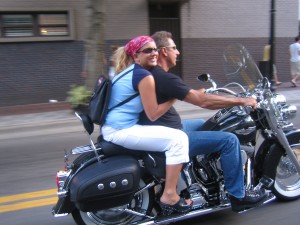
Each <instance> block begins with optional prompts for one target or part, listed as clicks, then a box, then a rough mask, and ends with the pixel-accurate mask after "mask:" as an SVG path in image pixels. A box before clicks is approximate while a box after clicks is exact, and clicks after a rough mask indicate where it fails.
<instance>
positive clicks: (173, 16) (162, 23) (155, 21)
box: [149, 2, 182, 76]
mask: <svg viewBox="0 0 300 225" xmlns="http://www.w3.org/2000/svg"><path fill="white" fill-rule="evenodd" d="M179 12H180V4H179V3H178V2H172V3H167V2H163V3H157V2H154V3H149V18H150V34H153V33H154V32H156V31H161V30H165V31H169V32H171V33H172V35H173V39H174V41H175V43H176V46H177V48H178V49H179V51H180V49H181V43H180V40H181V36H180V13H179ZM176 64H177V65H176V67H174V68H172V69H171V70H170V72H173V73H175V74H177V75H179V76H182V73H181V71H182V69H181V55H179V57H178V58H177V63H176Z"/></svg>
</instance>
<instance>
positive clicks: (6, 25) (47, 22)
mask: <svg viewBox="0 0 300 225" xmlns="http://www.w3.org/2000/svg"><path fill="white" fill-rule="evenodd" d="M71 18H72V17H71V15H70V12H69V11H64V12H0V42H1V41H6V42H7V41H49V40H50V41H51V40H68V39H69V40H70V39H72V36H73V34H72V19H71Z"/></svg>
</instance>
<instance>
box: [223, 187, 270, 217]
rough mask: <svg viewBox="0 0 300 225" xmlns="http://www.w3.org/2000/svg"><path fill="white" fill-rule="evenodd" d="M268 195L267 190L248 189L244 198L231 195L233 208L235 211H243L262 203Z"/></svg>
mask: <svg viewBox="0 0 300 225" xmlns="http://www.w3.org/2000/svg"><path fill="white" fill-rule="evenodd" d="M267 197H268V194H267V193H266V192H265V190H258V191H254V190H246V192H245V197H244V198H241V199H239V198H235V197H233V196H230V197H229V198H230V202H231V209H232V211H233V212H241V211H243V210H247V209H250V208H253V207H256V206H259V205H260V204H262V203H263V202H264V201H265V200H266V199H267Z"/></svg>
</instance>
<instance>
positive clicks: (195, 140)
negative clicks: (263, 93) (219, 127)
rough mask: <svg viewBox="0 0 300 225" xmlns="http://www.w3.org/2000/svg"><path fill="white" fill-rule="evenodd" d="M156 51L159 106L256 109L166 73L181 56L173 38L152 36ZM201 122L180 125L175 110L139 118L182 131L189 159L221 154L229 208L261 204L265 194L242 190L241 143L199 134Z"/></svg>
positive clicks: (159, 34) (230, 136) (229, 137)
mask: <svg viewBox="0 0 300 225" xmlns="http://www.w3.org/2000/svg"><path fill="white" fill-rule="evenodd" d="M152 38H153V39H154V40H155V42H156V45H157V48H158V49H159V56H158V66H156V67H154V68H153V69H151V73H152V74H153V76H154V79H155V83H156V95H157V101H158V103H159V104H161V103H163V102H165V101H168V100H170V99H172V98H176V99H179V100H183V101H186V102H188V103H191V104H194V105H197V106H200V107H202V108H206V109H221V108H226V107H232V106H251V107H253V108H256V100H255V99H254V98H227V97H223V96H217V95H207V94H205V90H204V89H198V90H194V89H191V88H190V87H188V86H187V85H185V84H184V83H183V81H182V79H180V77H179V76H176V75H175V74H172V73H169V72H168V71H169V70H170V69H171V68H172V67H174V66H175V65H176V59H177V56H178V55H179V54H180V53H179V51H178V49H177V48H176V45H175V43H174V41H173V39H172V34H171V33H169V32H166V31H159V32H156V33H154V34H153V35H152ZM203 122H204V121H203V120H187V121H181V119H180V116H179V114H178V113H177V111H176V110H175V108H174V107H171V108H170V109H169V111H168V112H166V113H165V114H164V115H163V116H161V117H160V118H159V119H158V120H156V121H155V122H152V121H150V120H149V119H148V118H147V117H146V116H145V114H142V115H141V117H140V122H139V123H140V124H143V125H145V124H147V125H150V124H152V125H154V124H155V125H163V126H168V127H172V128H176V129H183V130H184V131H185V132H186V134H187V135H188V137H189V151H190V156H191V157H192V156H195V155H200V154H209V153H213V152H220V154H221V164H222V169H223V172H224V181H225V187H226V190H227V192H228V193H229V197H230V201H231V208H232V210H233V211H234V212H240V211H243V210H246V209H248V208H252V207H255V206H257V205H259V204H260V203H262V202H263V201H264V200H265V199H266V197H267V194H266V193H265V192H264V190H258V191H257V190H256V191H254V190H245V189H244V174H243V168H242V158H241V150H240V143H239V140H238V138H237V137H236V136H235V135H234V134H231V133H227V132H219V131H199V129H200V127H201V125H202V124H203Z"/></svg>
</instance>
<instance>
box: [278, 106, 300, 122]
mask: <svg viewBox="0 0 300 225" xmlns="http://www.w3.org/2000/svg"><path fill="white" fill-rule="evenodd" d="M280 111H281V113H282V116H283V118H285V119H293V118H295V116H296V113H297V107H296V106H295V105H285V106H283V107H282V108H281V110H280Z"/></svg>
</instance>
